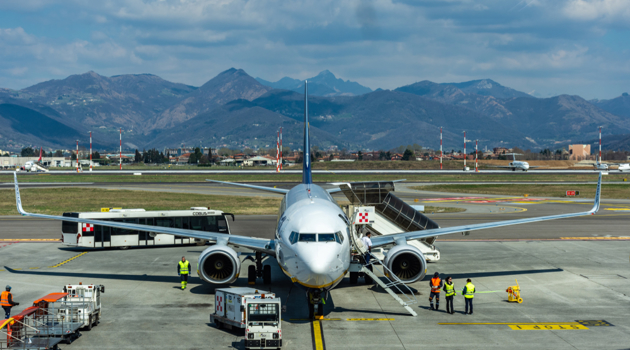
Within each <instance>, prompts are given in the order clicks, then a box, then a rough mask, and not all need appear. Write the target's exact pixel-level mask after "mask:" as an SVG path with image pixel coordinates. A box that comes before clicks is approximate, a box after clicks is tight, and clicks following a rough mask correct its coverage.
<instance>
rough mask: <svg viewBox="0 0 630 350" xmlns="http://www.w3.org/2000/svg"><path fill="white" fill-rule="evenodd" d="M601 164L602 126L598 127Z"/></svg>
mask: <svg viewBox="0 0 630 350" xmlns="http://www.w3.org/2000/svg"><path fill="white" fill-rule="evenodd" d="M601 163H602V126H600V127H599V164H601Z"/></svg>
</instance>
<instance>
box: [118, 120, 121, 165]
mask: <svg viewBox="0 0 630 350" xmlns="http://www.w3.org/2000/svg"><path fill="white" fill-rule="evenodd" d="M119 131H120V148H119V149H118V167H119V169H120V170H122V128H120V129H119Z"/></svg>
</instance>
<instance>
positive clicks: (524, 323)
mask: <svg viewBox="0 0 630 350" xmlns="http://www.w3.org/2000/svg"><path fill="white" fill-rule="evenodd" d="M438 324H439V325H442V326H455V325H481V326H485V325H511V324H512V325H514V324H522V325H548V324H568V325H578V324H580V323H579V322H439V323H438Z"/></svg>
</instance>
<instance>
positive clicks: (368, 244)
mask: <svg viewBox="0 0 630 350" xmlns="http://www.w3.org/2000/svg"><path fill="white" fill-rule="evenodd" d="M370 238H372V232H368V233H366V234H365V236H363V237H361V243H363V246H364V247H365V249H367V253H365V264H366V265H367V264H369V263H370V258H371V257H372V256H371V253H372V240H371V239H370Z"/></svg>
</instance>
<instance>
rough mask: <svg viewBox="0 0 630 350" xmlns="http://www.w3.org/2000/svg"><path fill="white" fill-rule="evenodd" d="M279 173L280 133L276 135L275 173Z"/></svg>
mask: <svg viewBox="0 0 630 350" xmlns="http://www.w3.org/2000/svg"><path fill="white" fill-rule="evenodd" d="M279 172H280V131H278V132H277V134H276V173H279Z"/></svg>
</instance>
